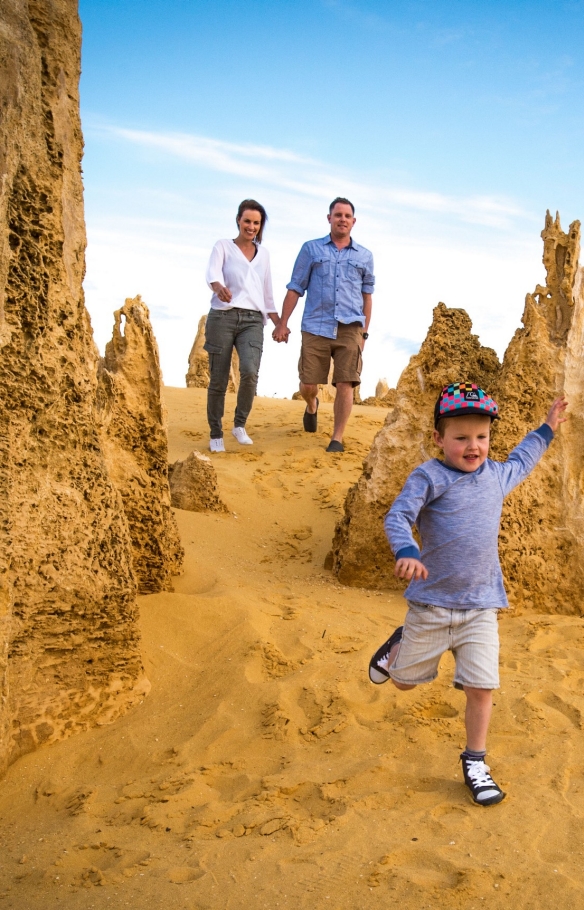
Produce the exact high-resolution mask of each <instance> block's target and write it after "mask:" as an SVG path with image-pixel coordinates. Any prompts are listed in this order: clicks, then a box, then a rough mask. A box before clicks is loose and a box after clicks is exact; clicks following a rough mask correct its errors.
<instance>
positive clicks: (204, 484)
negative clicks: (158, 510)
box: [168, 449, 228, 512]
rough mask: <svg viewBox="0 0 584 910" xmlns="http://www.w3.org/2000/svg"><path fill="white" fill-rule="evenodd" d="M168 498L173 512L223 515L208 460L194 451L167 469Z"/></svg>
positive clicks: (215, 474)
mask: <svg viewBox="0 0 584 910" xmlns="http://www.w3.org/2000/svg"><path fill="white" fill-rule="evenodd" d="M168 477H169V481H170V495H171V502H172V506H173V508H175V509H186V510H187V511H188V512H227V511H228V509H227V506H226V505H225V503H224V502H223V501H222V500H221V498H220V496H219V490H218V487H217V472H216V471H215V468H214V467H213V465H212V463H211V459H210V458H208V457H207V456H206V455H203V454H202V453H201V452H197V450H196V449H195V450H194V451H193V452H191V453H190V455H189V456H188V457H187V458H185V459H184V460H183V461H175V462H174V464H172V465H170V466H169V468H168Z"/></svg>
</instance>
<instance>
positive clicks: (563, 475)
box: [491, 212, 584, 614]
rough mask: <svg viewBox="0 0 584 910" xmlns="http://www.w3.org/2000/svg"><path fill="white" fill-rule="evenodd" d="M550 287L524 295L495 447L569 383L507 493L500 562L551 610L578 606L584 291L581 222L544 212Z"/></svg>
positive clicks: (533, 423)
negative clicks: (544, 437)
mask: <svg viewBox="0 0 584 910" xmlns="http://www.w3.org/2000/svg"><path fill="white" fill-rule="evenodd" d="M541 236H542V238H543V242H544V252H543V263H544V265H545V267H546V272H547V280H546V286H545V287H541V285H538V286H537V287H536V289H535V291H534V293H533V294H528V295H527V297H526V298H525V310H524V313H523V318H522V322H523V327H522V328H520V329H518V330H517V332H516V333H515V336H514V337H513V339H512V341H511V343H510V344H509V347H508V348H507V351H506V352H505V357H504V359H503V369H502V374H501V378H500V382H499V390H498V395H499V402H500V406H501V421H500V426H499V427H498V432H497V434H496V436H495V438H494V441H493V445H492V448H491V454H492V457H494V458H504V457H505V456H506V454H507V452H508V451H509V450H510V449H511V448H513V446H514V445H516V444H517V443H518V442H519V441H520V440H521V439H522V438H523V436H524V435H525V433H527V432H528V431H529V430H531V429H535V428H536V427H537V426H538V425H540V424H541V423H542V422H543V421H544V420H545V416H546V413H547V411H548V408H549V406H550V404H551V402H552V400H553V399H554V398H555V397H557V395H559V394H560V393H561V392H562V391H565V393H566V397H567V399H568V401H569V412H570V417H569V420H568V421H567V422H566V423H565V424H563V425H562V426H561V427H560V429H559V431H558V433H557V435H556V438H555V439H554V441H553V442H552V444H551V446H550V448H549V450H548V452H547V454H546V455H545V457H544V458H543V459H542V461H541V462H540V464H539V465H538V467H537V468H536V470H535V471H534V472H533V473H532V474H531V475H530V476H529V477H528V478H527V480H526V481H525V482H524V483H522V484H521V485H520V486H519V487H518V488H517V489H516V490H514V491H513V492H512V493H511V495H510V496H509V497H508V498H507V500H506V501H505V506H504V508H503V518H502V523H501V535H500V547H499V549H500V554H501V565H502V568H503V573H504V575H505V582H506V586H507V590H508V592H509V599H510V601H511V602H512V603H513V604H515V605H518V606H525V607H535V608H536V609H538V610H540V611H544V612H549V613H578V614H584V601H583V600H582V594H581V592H582V590H583V589H584V588H583V585H584V508H583V506H582V493H583V492H584V445H583V442H582V440H583V439H584V434H583V431H584V364H583V360H582V355H583V352H584V295H583V282H582V278H583V270H582V269H579V268H578V256H579V250H580V223H579V222H578V221H575V222H573V224H571V225H570V228H569V230H568V232H567V233H564V232H563V231H562V228H561V224H560V219H559V217H558V216H557V215H556V219H555V220H552V218H551V217H550V214H549V212H548V213H547V215H546V223H545V228H544V230H543V232H542V235H541Z"/></svg>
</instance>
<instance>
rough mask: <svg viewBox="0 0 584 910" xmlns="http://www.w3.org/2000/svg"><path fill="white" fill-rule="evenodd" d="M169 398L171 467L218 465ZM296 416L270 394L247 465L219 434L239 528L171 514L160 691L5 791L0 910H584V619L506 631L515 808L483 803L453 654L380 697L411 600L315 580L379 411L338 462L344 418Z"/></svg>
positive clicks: (146, 643)
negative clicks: (469, 777)
mask: <svg viewBox="0 0 584 910" xmlns="http://www.w3.org/2000/svg"><path fill="white" fill-rule="evenodd" d="M166 395H167V404H168V409H169V422H170V431H169V432H170V436H169V439H170V458H171V460H175V459H176V458H182V457H184V456H186V455H187V454H188V452H189V451H191V449H192V448H199V449H201V450H202V451H205V450H206V449H205V447H206V441H207V432H206V424H205V419H204V399H205V394H204V392H201V391H199V390H195V389H167V390H166ZM232 408H233V400H232V398H231V397H229V401H228V412H231V410H232ZM302 408H303V406H302V404H301V403H299V402H290V401H276V400H272V399H258V400H257V403H256V405H255V408H254V411H253V413H252V417H251V419H250V422H249V425H248V429H249V431H250V434H251V435H252V437H253V438H254V440H255V444H254V446H253V448H242V447H239V446H238V445H237V443H236V442H235V440H234V439H233V438H232V437H231V435H227V436H226V442H227V447H228V453H227V454H226V455H223V456H215V457H214V463H215V465H216V468H217V472H218V477H219V484H220V490H221V494H222V496H223V498H224V499H225V501H226V503H227V504H228V506H229V508H230V509H231V510H232V512H231V513H230V514H229V515H225V516H224V515H221V516H217V515H204V514H194V513H189V512H177V518H178V521H179V525H180V529H181V535H182V541H183V544H184V547H185V550H186V554H187V555H186V571H185V574H184V575H183V576H181V577H180V578H177V579H176V584H175V592H174V593H168V594H162V595H153V596H150V597H143V598H141V599H140V600H141V615H142V619H141V623H142V633H143V650H144V661H145V665H146V669H147V673H148V676H149V679H150V680H151V682H152V691H151V694H150V696H149V697H148V698H147V699H145V701H144V702H143V703H142V704H141V705H140V706H139V707H138V708H137V709H135V710H134V711H132V712H131V713H129V714H128V715H126V716H125V717H124V718H122V719H121V720H119V721H117V722H116V723H115V724H113V725H111V726H104V727H100V728H97V729H95V730H93V731H91V732H90V733H88V734H84V735H81V736H76V737H73V738H72V739H69V740H67V741H65V742H62V743H58V744H56V745H53V746H50V747H46V748H44V749H41V750H40V751H38V752H36V753H34V754H32V755H28V756H26V757H25V758H23V759H21V760H20V761H19V762H17V763H16V764H15V765H14V766H13V767H12V768H11V769H10V770H9V772H8V774H7V776H6V778H5V779H4V780H3V781H2V782H1V783H0V825H1V830H2V845H1V850H0V864H1V869H0V908H1V907H10V908H17V910H27V908H31V910H32V908H34V910H37V908H38V910H41V908H43V910H47V908H53V907H62V906H66V907H68V908H71V910H77V908H83V910H85V908H100V910H101V908H106V907H109V908H117V907H120V908H125V907H132V908H155V907H164V908H168V910H175V908H176V910H179V908H180V910H182V908H184V910H205V908H208V910H219V908H221V910H222V908H226V910H227V908H228V910H239V908H254V910H255V908H258V910H263V908H270V910H275V908H322V907H324V908H330V910H334V908H337V910H341V908H342V910H359V908H369V907H371V908H377V907H379V906H383V907H390V908H391V907H400V908H406V910H422V908H432V910H436V908H449V910H450V908H456V910H458V908H460V910H482V908H485V907H489V908H501V910H502V908H506V910H507V908H509V907H513V908H526V910H527V908H529V910H532V908H533V910H536V908H537V910H540V908H541V910H543V908H546V910H547V908H548V907H550V906H551V907H554V908H556V910H563V908H568V907H575V908H584V884H583V878H584V876H583V873H582V868H583V860H582V855H583V848H582V827H583V821H584V776H583V772H582V764H583V762H582V754H583V751H584V749H583V746H584V737H583V733H582V725H583V723H582V717H583V712H584V651H583V649H582V645H583V643H584V629H583V628H582V621H581V620H580V619H577V618H571V617H570V618H564V617H553V616H540V615H537V614H532V615H527V614H523V615H519V614H517V613H515V614H513V615H508V616H506V617H505V618H504V620H503V621H502V623H501V633H502V688H501V691H500V692H499V693H498V694H497V697H496V699H495V701H496V708H495V713H494V720H493V724H492V735H491V751H490V755H489V761H490V763H491V766H492V768H493V771H494V774H495V777H496V779H497V780H498V781H499V782H500V783H501V785H502V786H503V787H504V789H506V790H507V791H508V798H507V799H506V800H505V802H503V803H502V804H501V805H500V806H496V807H493V808H490V809H485V808H479V807H476V806H474V805H473V804H472V803H471V801H470V797H469V796H468V795H467V791H466V789H465V788H464V786H463V784H462V782H461V781H462V777H461V771H460V766H459V764H458V755H459V752H460V750H461V748H462V747H463V745H464V731H463V711H464V696H463V695H462V694H461V693H460V692H458V691H456V690H454V689H453V688H452V686H451V678H452V672H451V671H452V662H451V660H450V659H449V655H447V657H446V658H445V659H444V660H443V662H442V667H441V673H440V676H439V679H438V680H437V681H436V682H434V683H433V684H431V685H430V686H426V687H422V688H420V689H418V690H415V691H413V692H408V693H397V691H395V690H394V689H392V687H391V686H390V685H387V686H381V687H374V686H372V685H371V684H370V683H369V682H368V680H367V674H366V668H367V663H368V660H369V657H370V653H371V652H372V650H373V649H374V648H375V647H377V645H378V644H379V643H380V642H381V641H383V639H384V638H385V637H386V636H387V634H388V633H389V632H390V631H391V630H392V629H393V628H394V627H395V625H396V624H398V623H399V622H400V621H401V619H402V617H403V614H404V602H403V600H402V598H401V597H399V596H397V595H395V594H384V593H381V594H380V593H372V592H367V591H364V590H359V589H351V588H342V587H340V586H339V585H338V584H337V583H336V582H335V580H334V579H333V578H332V576H331V575H330V573H328V572H326V571H325V570H324V569H323V561H324V558H325V556H326V553H327V551H328V549H329V547H330V542H331V539H332V533H333V528H334V523H335V521H336V519H337V517H338V515H339V514H340V509H341V507H342V503H343V500H344V496H345V493H346V491H347V489H348V487H349V486H350V484H351V483H353V482H354V481H355V480H356V479H357V477H358V476H359V473H360V470H361V463H362V460H363V458H364V456H365V455H366V453H367V452H368V450H369V446H370V443H371V440H372V438H373V436H374V434H375V432H376V430H377V429H378V428H379V426H380V425H381V424H382V422H383V420H384V418H385V413H386V412H385V411H384V410H381V409H375V408H355V410H354V413H353V416H352V418H351V422H350V428H349V432H348V438H347V442H348V451H347V452H346V453H345V455H343V456H338V455H332V456H331V455H327V454H325V452H324V446H325V445H326V443H327V440H328V432H330V427H331V405H323V406H322V407H321V410H320V415H321V419H320V423H321V428H322V429H321V432H319V433H317V434H315V435H314V436H308V435H306V434H304V433H303V432H302V430H301V414H302Z"/></svg>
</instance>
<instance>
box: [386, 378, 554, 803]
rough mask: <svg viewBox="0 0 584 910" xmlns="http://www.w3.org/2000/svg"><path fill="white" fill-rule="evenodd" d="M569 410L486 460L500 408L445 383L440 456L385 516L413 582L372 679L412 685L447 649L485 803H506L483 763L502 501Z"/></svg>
mask: <svg viewBox="0 0 584 910" xmlns="http://www.w3.org/2000/svg"><path fill="white" fill-rule="evenodd" d="M566 407H567V402H566V401H565V399H564V397H563V396H562V397H561V398H556V400H555V401H554V403H553V404H552V406H551V408H550V410H549V413H548V415H547V418H546V422H545V423H544V424H542V426H541V427H539V429H537V430H535V431H533V432H531V433H528V434H527V436H526V437H525V439H523V440H522V442H520V443H519V445H518V446H516V448H514V449H513V451H512V452H511V454H510V455H509V457H508V458H507V461H505V462H497V461H491V460H490V459H489V457H488V454H489V434H490V429H491V422H492V421H493V420H496V419H498V417H499V414H498V407H497V404H496V402H495V401H493V399H492V398H491V397H490V396H489V395H487V394H486V392H484V391H483V390H482V389H480V388H479V387H478V386H476V385H474V384H473V383H469V382H455V383H452V384H451V385H448V386H445V387H444V388H443V389H442V392H441V394H440V397H439V398H438V401H437V402H436V406H435V409H434V427H435V429H434V442H435V443H436V445H437V446H438V447H439V448H440V449H442V452H443V456H444V458H443V460H442V461H441V460H439V459H437V458H433V459H431V460H430V461H427V462H425V463H424V464H422V465H420V466H419V467H417V468H416V469H415V470H414V471H412V473H411V474H410V476H409V477H408V479H407V480H406V482H405V484H404V487H403V490H402V491H401V493H400V494H399V496H398V497H397V498H396V500H395V501H394V503H393V505H392V507H391V509H390V510H389V512H388V513H387V516H386V518H385V533H386V534H387V538H388V540H389V543H390V546H391V548H392V550H393V552H394V554H395V559H396V564H395V574H396V576H397V577H398V578H405V579H408V580H409V581H410V584H409V585H408V588H407V590H406V592H405V596H406V598H407V601H408V607H409V609H408V613H407V615H406V619H405V623H404V625H403V626H400V627H399V629H396V631H395V632H394V633H393V635H392V636H391V637H390V638H389V639H388V640H387V641H386V642H385V643H384V644H383V645H382V646H381V647H380V648H379V649H378V650H377V651H376V653H375V654H374V655H373V657H372V658H371V661H370V664H369V678H370V679H371V682H373V683H376V684H381V683H384V682H387V681H388V680H389V679H391V681H392V682H393V684H394V686H396V688H398V689H402V690H408V689H413V688H415V686H417V685H418V684H419V683H426V682H430V681H431V680H433V679H435V678H436V676H437V674H438V664H439V662H440V658H441V656H442V654H444V652H445V651H448V650H450V651H452V652H453V654H454V657H455V660H456V670H455V675H454V685H455V686H456V688H458V689H463V690H464V693H465V695H466V713H465V726H466V748H465V750H464V752H463V753H462V755H461V756H460V757H461V760H462V767H463V771H464V780H465V783H466V785H467V787H468V788H469V789H470V792H471V794H472V797H473V799H474V801H475V802H476V803H478V804H479V805H481V806H492V805H494V804H495V803H500V802H501V800H503V799H504V798H505V794H504V793H503V791H502V790H501V788H500V787H499V786H498V785H497V784H496V783H495V781H494V780H493V778H492V777H491V775H490V773H489V770H490V769H489V767H488V766H487V765H486V764H485V756H486V754H487V752H486V742H487V731H488V728H489V721H490V718H491V709H492V690H493V689H496V688H498V687H499V667H498V664H499V635H498V629H497V610H500V609H503V608H504V607H507V606H508V605H509V604H508V601H507V595H506V594H505V588H504V586H503V575H502V573H501V567H500V565H499V554H498V544H497V541H498V534H499V524H500V520H501V510H502V507H503V499H504V498H505V496H506V495H507V494H508V493H510V492H511V490H512V489H514V487H516V486H517V485H518V484H519V483H521V481H522V480H524V479H525V478H526V477H527V475H528V474H529V473H530V472H531V471H532V470H533V468H534V467H535V466H536V464H537V463H538V461H539V459H540V458H541V457H542V455H543V454H544V452H545V451H546V449H547V447H548V446H549V444H550V442H551V441H552V439H553V437H554V433H555V432H556V430H557V428H558V426H559V425H560V424H561V423H563V422H564V420H565V419H566V418H565V417H563V416H562V414H563V412H564V411H565V409H566ZM414 525H416V526H417V528H418V531H419V533H420V537H421V540H422V551H421V553H420V550H419V548H418V546H417V544H416V542H415V540H414V537H413V535H412V528H413V526H414Z"/></svg>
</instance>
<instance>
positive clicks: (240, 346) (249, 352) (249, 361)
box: [233, 310, 264, 427]
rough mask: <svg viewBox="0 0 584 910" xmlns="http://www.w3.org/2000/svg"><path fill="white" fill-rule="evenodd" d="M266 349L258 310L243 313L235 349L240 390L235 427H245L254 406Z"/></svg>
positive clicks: (241, 313) (241, 312)
mask: <svg viewBox="0 0 584 910" xmlns="http://www.w3.org/2000/svg"><path fill="white" fill-rule="evenodd" d="M263 347H264V323H263V319H262V316H261V314H260V313H258V312H257V311H256V310H248V311H241V310H240V318H239V328H238V331H237V333H236V336H235V348H236V350H237V353H238V355H239V389H238V391H237V407H236V408H235V420H234V422H233V425H234V426H236V427H244V426H245V423H246V420H247V418H248V416H249V412H250V411H251V409H252V406H253V400H254V398H255V393H256V388H257V384H258V375H259V371H260V363H261V360H262V351H263Z"/></svg>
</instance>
